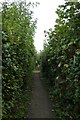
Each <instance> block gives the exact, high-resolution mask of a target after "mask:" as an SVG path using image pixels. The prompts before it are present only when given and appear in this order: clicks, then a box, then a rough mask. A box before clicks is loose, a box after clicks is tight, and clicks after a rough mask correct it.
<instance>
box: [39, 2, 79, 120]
mask: <svg viewBox="0 0 80 120" xmlns="http://www.w3.org/2000/svg"><path fill="white" fill-rule="evenodd" d="M79 9H80V3H79V2H66V3H65V5H61V6H59V7H58V9H57V11H56V13H57V14H58V19H56V25H55V29H54V30H51V29H50V30H49V32H47V34H48V35H46V36H47V38H48V40H47V41H48V43H45V45H44V50H43V54H42V62H41V68H42V73H43V76H44V77H45V79H46V80H47V83H48V86H49V92H50V97H51V100H52V102H53V109H54V110H55V111H56V113H57V115H58V117H60V118H61V120H66V119H67V118H68V119H70V118H71V119H73V118H74V119H76V120H79V118H80V11H79ZM47 38H46V39H47Z"/></svg>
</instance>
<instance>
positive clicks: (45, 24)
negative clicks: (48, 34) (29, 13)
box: [27, 0, 64, 52]
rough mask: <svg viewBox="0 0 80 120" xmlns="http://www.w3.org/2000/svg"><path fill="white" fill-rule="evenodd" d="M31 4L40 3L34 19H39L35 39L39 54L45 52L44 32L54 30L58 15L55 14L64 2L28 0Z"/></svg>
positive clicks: (62, 0) (57, 0)
mask: <svg viewBox="0 0 80 120" xmlns="http://www.w3.org/2000/svg"><path fill="white" fill-rule="evenodd" d="M27 1H31V2H36V1H37V2H39V3H40V5H38V6H37V7H36V8H35V9H34V17H35V18H38V21H37V29H36V33H35V37H34V45H35V47H36V49H37V51H38V52H39V51H40V50H43V44H44V39H45V37H44V30H47V31H48V30H49V29H50V28H53V29H54V25H55V20H56V18H57V14H56V13H55V11H56V9H57V7H58V5H61V4H64V0H27Z"/></svg>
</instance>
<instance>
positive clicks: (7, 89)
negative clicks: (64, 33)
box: [2, 2, 36, 119]
mask: <svg viewBox="0 0 80 120" xmlns="http://www.w3.org/2000/svg"><path fill="white" fill-rule="evenodd" d="M30 5H31V4H30V3H25V2H18V3H14V2H13V3H11V4H9V3H7V2H4V3H3V6H2V22H3V26H2V42H3V45H2V59H3V61H2V72H3V76H2V79H3V83H2V85H3V88H2V90H3V96H2V97H3V118H8V119H9V118H13V117H24V109H27V108H25V105H24V104H25V102H27V101H28V98H29V95H28V94H29V91H30V86H31V76H32V70H33V68H34V57H35V47H34V44H33V42H34V41H33V37H34V33H35V28H36V20H33V19H32V14H33V12H32V11H30ZM25 91H27V92H25ZM24 94H27V95H28V98H26V99H23V98H24V97H25V95H24ZM21 96H23V97H21ZM21 102H22V103H21ZM20 107H23V108H24V109H23V108H22V109H21V108H20ZM20 110H22V111H20ZM21 112H23V114H22V115H21Z"/></svg>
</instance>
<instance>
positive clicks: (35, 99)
mask: <svg viewBox="0 0 80 120" xmlns="http://www.w3.org/2000/svg"><path fill="white" fill-rule="evenodd" d="M28 116H29V118H53V114H52V111H51V105H50V100H49V98H48V95H47V92H46V90H45V88H44V86H43V84H42V82H41V81H40V74H39V72H35V73H34V82H33V90H32V99H31V106H30V110H29V115H28Z"/></svg>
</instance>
